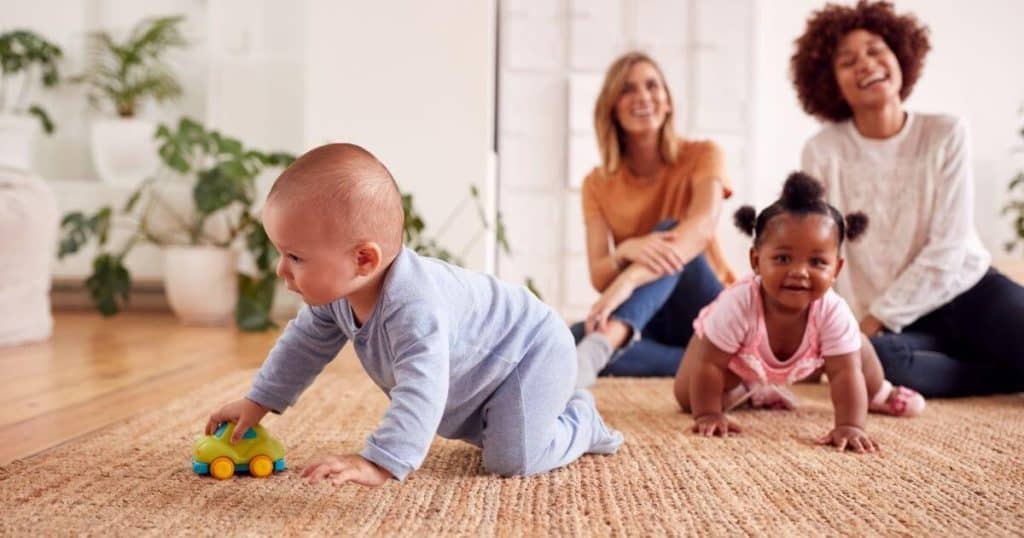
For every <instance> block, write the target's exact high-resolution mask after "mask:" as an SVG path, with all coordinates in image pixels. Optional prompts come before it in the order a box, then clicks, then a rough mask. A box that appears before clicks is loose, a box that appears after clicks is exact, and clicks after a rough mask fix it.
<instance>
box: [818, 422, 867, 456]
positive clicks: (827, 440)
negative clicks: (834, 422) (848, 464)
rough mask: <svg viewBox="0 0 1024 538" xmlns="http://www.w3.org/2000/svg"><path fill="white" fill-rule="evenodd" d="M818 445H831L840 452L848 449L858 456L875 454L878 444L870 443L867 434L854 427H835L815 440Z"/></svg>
mask: <svg viewBox="0 0 1024 538" xmlns="http://www.w3.org/2000/svg"><path fill="white" fill-rule="evenodd" d="M817 443H818V444H819V445H833V446H835V447H836V448H838V449H839V451H840V452H842V451H843V450H844V449H847V448H849V449H850V450H852V451H855V452H857V453H858V454H863V453H865V452H875V451H877V450H878V443H875V442H872V441H871V439H870V438H869V437H868V434H867V432H865V431H864V430H862V429H861V428H858V427H856V426H836V427H835V428H832V431H830V432H828V433H827V434H825V435H824V436H823V437H821V438H820V439H818V440H817Z"/></svg>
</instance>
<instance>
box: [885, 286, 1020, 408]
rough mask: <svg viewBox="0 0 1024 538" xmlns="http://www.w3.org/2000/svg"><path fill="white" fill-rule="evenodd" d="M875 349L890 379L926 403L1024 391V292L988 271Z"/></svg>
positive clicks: (889, 335)
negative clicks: (975, 282) (910, 389)
mask: <svg viewBox="0 0 1024 538" xmlns="http://www.w3.org/2000/svg"><path fill="white" fill-rule="evenodd" d="M871 343H872V344H873V345H874V346H875V350H876V351H877V352H878V358H879V359H880V360H881V361H882V366H883V367H884V368H885V376H886V379H888V380H889V381H891V382H893V383H894V384H896V385H905V386H908V387H910V388H912V389H914V390H917V391H918V392H920V393H921V394H923V395H924V396H925V397H932V398H935V397H939V398H942V397H955V396H974V395H985V394H999V393H1007V392H1018V391H1024V288H1022V287H1021V286H1019V285H1017V284H1016V283H1014V282H1013V281H1011V280H1010V279H1008V278H1006V277H1005V276H1004V275H1002V274H1001V273H999V272H998V271H996V270H995V269H989V271H988V273H987V274H986V275H985V276H984V277H983V278H982V279H981V281H980V282H978V283H977V284H975V285H974V287H972V288H971V289H969V290H967V291H965V292H963V293H961V294H960V295H959V296H957V297H956V298H955V299H953V300H952V301H950V302H948V303H946V304H944V305H942V306H941V307H939V308H938V309H937V310H935V311H933V312H931V313H929V314H928V315H926V316H924V317H922V318H921V319H919V320H917V321H915V322H914V323H912V324H910V325H908V326H907V327H906V328H904V329H903V332H902V333H900V334H894V333H889V332H885V333H882V334H879V335H877V336H874V337H872V338H871Z"/></svg>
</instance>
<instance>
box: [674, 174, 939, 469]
mask: <svg viewBox="0 0 1024 538" xmlns="http://www.w3.org/2000/svg"><path fill="white" fill-rule="evenodd" d="M823 195H824V189H823V187H822V186H821V184H820V183H819V182H818V181H817V180H815V179H814V178H812V177H810V176H808V175H806V174H803V173H799V172H798V173H794V174H792V175H790V176H789V178H788V179H787V180H786V184H785V186H784V187H783V191H782V197H781V198H780V199H779V200H778V201H776V202H775V203H774V204H772V205H771V206H769V207H768V208H766V209H765V210H764V211H762V212H761V214H760V215H758V214H756V213H755V211H754V208H752V207H749V206H745V207H742V208H740V209H739V211H737V212H736V224H737V226H739V227H740V229H741V230H743V231H744V232H745V233H746V234H748V235H752V236H753V237H754V246H753V247H752V248H751V249H750V265H751V267H752V268H753V270H754V273H753V274H752V275H750V276H748V277H746V278H744V279H743V280H741V281H739V282H737V283H736V284H734V285H733V286H732V287H730V288H728V289H726V290H724V291H723V292H722V293H721V294H720V295H719V296H718V298H717V299H715V301H714V302H713V303H711V304H710V305H708V306H707V307H705V308H704V309H703V310H702V311H701V313H700V315H699V316H698V317H697V320H696V321H694V323H693V327H694V333H695V336H694V337H693V339H692V340H691V341H690V344H689V346H688V347H687V350H686V355H685V356H684V358H683V361H682V364H681V366H680V368H679V371H678V372H677V373H676V382H675V395H676V399H677V400H678V401H679V405H681V406H682V408H683V410H684V411H687V412H692V413H693V416H694V423H695V424H694V426H693V431H695V432H696V433H699V434H701V435H705V436H714V435H729V434H730V433H733V432H737V433H738V432H739V431H740V429H739V427H738V426H737V425H736V424H735V423H733V422H732V421H731V420H729V419H728V418H726V416H725V412H726V411H729V410H730V409H732V408H734V407H736V406H738V405H740V404H742V403H744V402H746V401H748V400H749V401H750V402H751V403H752V404H753V405H754V406H757V407H774V408H779V407H783V408H791V407H792V406H793V405H794V402H795V400H794V399H793V397H792V395H791V394H790V393H789V392H788V391H787V390H785V388H784V387H785V386H786V385H789V384H791V383H795V382H797V381H799V380H801V379H803V378H806V377H808V376H809V375H811V373H813V372H814V371H816V370H818V369H819V368H821V367H824V369H825V372H826V373H827V374H828V379H829V384H830V387H831V393H832V404H833V406H834V408H835V427H834V428H833V429H832V431H830V432H829V433H828V434H827V435H825V436H824V437H822V438H821V439H819V440H818V442H819V443H821V444H831V445H835V446H836V447H837V448H838V449H839V450H844V449H845V448H850V449H851V450H854V451H857V452H873V451H874V450H875V449H876V446H877V444H876V443H874V442H872V441H871V439H870V438H869V437H868V435H867V433H866V432H865V431H864V423H865V420H866V418H867V412H868V411H869V410H870V411H872V412H878V413H885V414H889V415H896V416H914V415H917V414H919V413H920V412H921V411H922V410H923V409H924V406H925V401H924V398H923V397H921V395H920V394H918V393H916V392H914V391H912V390H910V389H907V388H903V387H893V386H892V384H891V383H889V382H888V381H886V380H885V377H884V373H883V371H882V366H881V363H880V362H879V360H878V356H877V355H876V354H875V352H874V349H873V348H872V347H871V345H870V344H869V343H866V342H865V341H864V338H863V337H862V336H861V333H860V330H859V328H858V324H857V319H856V318H855V317H854V315H853V312H852V311H851V310H850V307H849V306H848V305H847V304H846V302H845V301H843V299H842V298H840V297H839V295H837V294H836V293H835V292H834V291H832V284H833V283H834V282H835V279H836V277H837V276H838V275H839V271H840V270H841V269H842V267H843V258H842V257H840V255H839V249H840V247H841V246H842V242H843V239H850V240H853V239H856V238H857V237H858V236H859V235H860V234H861V233H862V232H864V230H865V229H866V227H867V217H865V216H864V215H863V214H862V213H854V214H851V215H848V216H846V217H845V218H844V217H843V216H842V215H841V214H840V213H839V211H838V210H837V209H836V208H834V207H832V206H830V205H828V203H827V202H825V200H824V197H823ZM780 357H782V358H780Z"/></svg>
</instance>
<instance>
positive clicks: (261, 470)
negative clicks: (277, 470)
mask: <svg viewBox="0 0 1024 538" xmlns="http://www.w3.org/2000/svg"><path fill="white" fill-rule="evenodd" d="M273 473H274V462H273V461H271V459H270V458H269V457H267V456H264V455H263V454H260V455H259V456H254V457H253V458H252V459H251V460H249V474H251V475H252V476H255V477H257V478H263V477H266V476H270V475H271V474H273Z"/></svg>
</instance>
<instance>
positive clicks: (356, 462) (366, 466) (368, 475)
mask: <svg viewBox="0 0 1024 538" xmlns="http://www.w3.org/2000/svg"><path fill="white" fill-rule="evenodd" d="M302 477H303V478H308V479H309V481H310V482H319V481H320V480H330V481H331V483H332V484H334V485H335V486H340V485H342V484H344V483H345V482H355V483H356V484H359V485H360V486H369V487H376V486H379V485H381V484H383V483H385V482H387V481H388V479H389V478H391V473H389V472H388V471H386V470H385V469H384V468H383V467H381V466H379V465H377V464H376V463H373V462H372V461H370V460H368V459H366V458H364V457H362V456H360V455H359V454H345V455H342V456H324V457H322V458H319V459H317V460H314V461H313V462H312V463H310V464H309V465H307V466H306V468H305V469H303V470H302Z"/></svg>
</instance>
